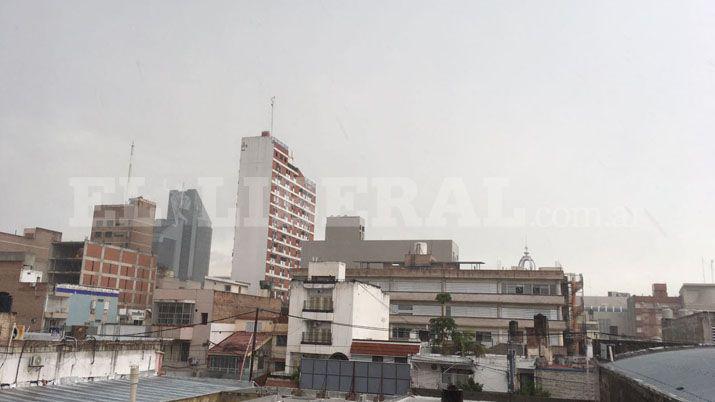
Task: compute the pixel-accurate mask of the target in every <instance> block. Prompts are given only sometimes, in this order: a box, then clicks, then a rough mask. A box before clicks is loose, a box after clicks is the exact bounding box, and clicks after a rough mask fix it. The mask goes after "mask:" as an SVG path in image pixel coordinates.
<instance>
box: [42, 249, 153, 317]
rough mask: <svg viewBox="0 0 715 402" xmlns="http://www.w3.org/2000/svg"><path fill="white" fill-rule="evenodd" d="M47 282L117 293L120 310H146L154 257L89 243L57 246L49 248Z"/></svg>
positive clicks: (150, 297)
mask: <svg viewBox="0 0 715 402" xmlns="http://www.w3.org/2000/svg"><path fill="white" fill-rule="evenodd" d="M48 282H50V283H53V284H58V283H64V284H73V285H82V286H91V287H100V288H108V289H117V290H119V300H118V303H119V308H120V309H127V310H125V311H128V310H146V309H147V308H150V307H151V305H152V297H153V293H154V286H155V283H156V257H155V256H153V255H151V254H149V253H145V252H141V251H137V250H134V249H129V248H123V247H118V246H112V245H108V244H102V243H96V242H93V241H89V240H85V241H71V242H58V243H54V244H53V245H52V252H51V255H50V268H49V271H48ZM132 321H133V320H132Z"/></svg>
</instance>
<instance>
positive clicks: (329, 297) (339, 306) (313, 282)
mask: <svg viewBox="0 0 715 402" xmlns="http://www.w3.org/2000/svg"><path fill="white" fill-rule="evenodd" d="M331 267H332V272H331ZM344 269H345V264H344V263H341V262H329V263H326V262H323V263H310V265H309V268H308V270H309V272H310V273H309V276H310V279H307V280H305V281H294V282H293V284H292V287H291V293H290V307H289V312H290V317H289V318H288V347H287V351H286V352H287V353H286V371H287V372H292V371H294V370H296V369H297V368H298V364H299V359H300V356H302V355H304V354H308V355H318V356H321V357H325V358H329V357H330V356H332V355H334V354H336V353H340V354H342V355H344V356H345V357H349V356H350V346H351V344H352V341H353V340H354V339H373V340H388V338H389V316H390V311H389V310H390V309H389V306H390V296H388V295H386V294H384V293H383V292H382V290H381V289H380V288H378V287H376V286H372V285H369V284H364V283H361V282H357V281H345V280H344V279H343V278H344V274H343V277H340V275H341V274H340V272H344ZM311 273H312V275H311ZM329 278H330V279H329ZM333 278H334V279H333Z"/></svg>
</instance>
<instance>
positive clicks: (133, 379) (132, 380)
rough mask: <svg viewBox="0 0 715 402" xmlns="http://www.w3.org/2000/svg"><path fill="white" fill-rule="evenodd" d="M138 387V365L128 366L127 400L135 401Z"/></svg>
mask: <svg viewBox="0 0 715 402" xmlns="http://www.w3.org/2000/svg"><path fill="white" fill-rule="evenodd" d="M138 387H139V366H131V367H130V368H129V402H136V400H137V388H138Z"/></svg>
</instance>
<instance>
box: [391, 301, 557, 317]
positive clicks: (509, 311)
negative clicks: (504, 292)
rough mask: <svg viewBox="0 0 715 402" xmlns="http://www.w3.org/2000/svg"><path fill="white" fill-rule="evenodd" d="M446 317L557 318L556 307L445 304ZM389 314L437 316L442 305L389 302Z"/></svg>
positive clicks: (440, 311)
mask: <svg viewBox="0 0 715 402" xmlns="http://www.w3.org/2000/svg"><path fill="white" fill-rule="evenodd" d="M444 309H445V315H446V316H448V317H474V318H512V319H524V320H530V319H532V318H534V316H535V315H537V314H543V315H545V316H546V317H547V318H548V319H549V320H558V319H559V310H558V309H557V308H527V307H501V308H498V307H496V306H445V308H444ZM390 314H403V315H416V316H431V317H438V316H440V315H441V314H442V306H441V305H438V304H390Z"/></svg>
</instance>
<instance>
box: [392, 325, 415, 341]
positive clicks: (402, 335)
mask: <svg viewBox="0 0 715 402" xmlns="http://www.w3.org/2000/svg"><path fill="white" fill-rule="evenodd" d="M410 332H411V330H410V328H401V327H393V328H392V337H393V338H399V339H408V338H409V337H410Z"/></svg>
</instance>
